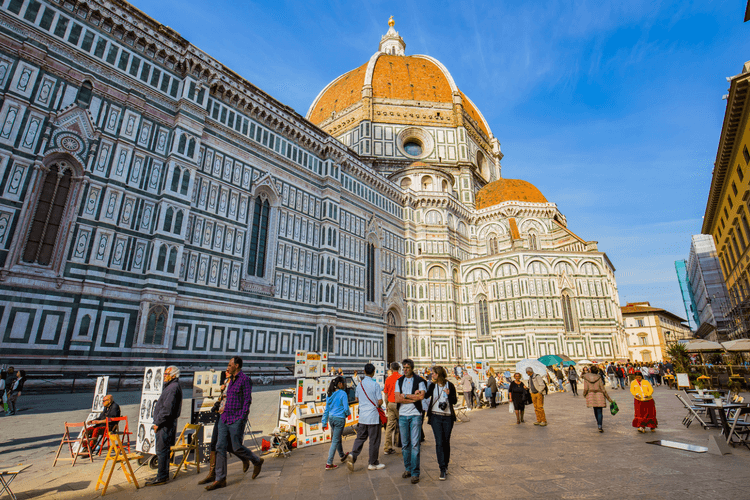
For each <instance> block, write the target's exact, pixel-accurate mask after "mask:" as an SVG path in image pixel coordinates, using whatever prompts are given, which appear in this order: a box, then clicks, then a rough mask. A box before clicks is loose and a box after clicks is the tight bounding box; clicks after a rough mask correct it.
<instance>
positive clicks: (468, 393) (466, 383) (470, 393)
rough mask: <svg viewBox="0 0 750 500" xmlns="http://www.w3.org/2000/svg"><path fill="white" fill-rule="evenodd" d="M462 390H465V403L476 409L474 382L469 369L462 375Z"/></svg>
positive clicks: (469, 407)
mask: <svg viewBox="0 0 750 500" xmlns="http://www.w3.org/2000/svg"><path fill="white" fill-rule="evenodd" d="M461 390H462V391H464V405H466V407H467V408H468V409H470V410H473V409H474V382H473V381H472V380H471V375H469V372H468V370H467V371H465V372H464V373H463V376H462V377H461Z"/></svg>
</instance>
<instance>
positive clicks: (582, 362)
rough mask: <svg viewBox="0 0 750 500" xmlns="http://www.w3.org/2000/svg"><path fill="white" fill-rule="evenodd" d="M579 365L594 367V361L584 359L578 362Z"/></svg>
mask: <svg viewBox="0 0 750 500" xmlns="http://www.w3.org/2000/svg"><path fill="white" fill-rule="evenodd" d="M578 364H579V365H593V364H594V362H593V361H589V360H588V359H582V360H581V361H579V362H578Z"/></svg>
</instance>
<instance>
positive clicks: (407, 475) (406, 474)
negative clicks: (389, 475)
mask: <svg viewBox="0 0 750 500" xmlns="http://www.w3.org/2000/svg"><path fill="white" fill-rule="evenodd" d="M401 477H403V478H404V479H406V478H407V477H411V472H409V471H404V473H403V474H401Z"/></svg>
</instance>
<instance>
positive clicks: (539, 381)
mask: <svg viewBox="0 0 750 500" xmlns="http://www.w3.org/2000/svg"><path fill="white" fill-rule="evenodd" d="M526 374H527V375H528V376H529V390H530V391H531V402H532V403H533V404H534V413H536V422H534V425H541V426H542V427H545V426H546V425H547V416H546V415H545V414H544V391H546V390H547V384H545V383H544V379H543V378H542V376H541V375H539V374H536V373H534V370H532V369H531V368H526Z"/></svg>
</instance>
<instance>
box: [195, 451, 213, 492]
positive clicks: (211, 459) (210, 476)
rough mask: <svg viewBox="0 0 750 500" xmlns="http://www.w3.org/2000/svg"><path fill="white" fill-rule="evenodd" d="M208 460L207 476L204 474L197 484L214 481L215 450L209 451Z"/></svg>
mask: <svg viewBox="0 0 750 500" xmlns="http://www.w3.org/2000/svg"><path fill="white" fill-rule="evenodd" d="M210 461H211V462H210V465H211V468H210V469H209V471H208V476H206V478H205V479H204V480H203V481H201V482H199V483H198V484H208V483H213V482H214V481H216V452H215V451H212V452H211V458H210Z"/></svg>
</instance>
